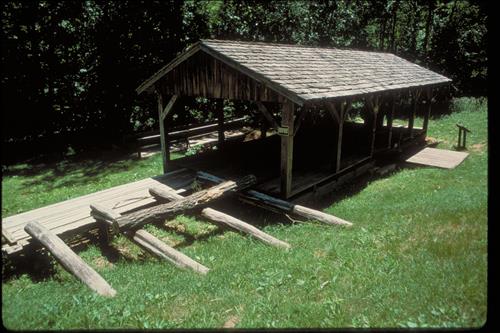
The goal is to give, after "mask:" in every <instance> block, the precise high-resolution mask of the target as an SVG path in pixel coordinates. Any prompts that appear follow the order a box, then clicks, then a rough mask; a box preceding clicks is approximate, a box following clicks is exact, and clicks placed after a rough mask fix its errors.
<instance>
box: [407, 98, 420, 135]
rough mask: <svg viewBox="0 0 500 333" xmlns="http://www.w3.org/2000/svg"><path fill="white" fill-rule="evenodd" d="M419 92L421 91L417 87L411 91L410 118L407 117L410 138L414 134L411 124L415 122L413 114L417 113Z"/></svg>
mask: <svg viewBox="0 0 500 333" xmlns="http://www.w3.org/2000/svg"><path fill="white" fill-rule="evenodd" d="M420 93H421V90H419V89H417V90H414V91H413V92H412V95H413V96H412V97H413V98H412V103H413V107H412V109H411V113H410V118H409V119H408V133H409V134H410V138H413V135H414V132H413V124H414V122H415V115H416V113H417V107H418V99H419V98H420Z"/></svg>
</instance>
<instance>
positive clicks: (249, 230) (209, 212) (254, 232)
mask: <svg viewBox="0 0 500 333" xmlns="http://www.w3.org/2000/svg"><path fill="white" fill-rule="evenodd" d="M149 193H150V194H151V195H152V196H153V197H155V198H156V199H167V200H179V199H182V198H183V196H181V195H179V194H177V193H175V192H174V191H173V190H172V191H166V190H163V189H157V188H150V189H149ZM201 215H202V216H203V217H205V218H207V219H209V220H211V221H214V222H217V223H223V224H225V225H227V226H229V227H231V228H234V229H236V230H239V231H241V232H243V233H245V234H249V235H251V236H253V237H255V238H257V239H258V240H260V241H262V242H264V243H266V244H269V245H272V246H276V247H281V248H285V249H289V248H290V247H291V246H290V244H288V243H286V242H283V241H281V240H279V239H277V238H274V237H273V236H271V235H269V234H266V233H265V232H263V231H261V230H259V229H257V228H256V227H254V226H253V225H251V224H248V223H246V222H243V221H241V220H239V219H237V218H235V217H232V216H231V215H228V214H225V213H222V212H219V211H217V210H215V209H212V208H204V209H203V210H202V211H201Z"/></svg>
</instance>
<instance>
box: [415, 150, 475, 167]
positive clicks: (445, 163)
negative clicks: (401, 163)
mask: <svg viewBox="0 0 500 333" xmlns="http://www.w3.org/2000/svg"><path fill="white" fill-rule="evenodd" d="M467 156H469V153H465V152H460V151H452V150H445V149H436V148H424V149H422V150H421V151H419V152H418V153H416V154H415V155H413V156H411V157H410V158H408V159H407V160H406V162H409V163H415V164H423V165H429V166H435V167H438V168H445V169H453V168H455V167H456V166H457V165H459V164H460V163H462V161H463V160H465V158H466V157H467Z"/></svg>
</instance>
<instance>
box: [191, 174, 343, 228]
mask: <svg viewBox="0 0 500 333" xmlns="http://www.w3.org/2000/svg"><path fill="white" fill-rule="evenodd" d="M196 176H197V177H198V178H199V179H202V180H206V181H210V182H214V183H222V182H223V181H224V179H221V178H219V177H217V176H214V175H211V174H209V173H206V172H198V173H197V174H196ZM238 197H239V199H240V200H242V201H244V202H247V203H250V204H253V205H256V206H259V207H263V208H265V209H270V210H272V211H276V212H284V213H292V214H295V215H298V216H302V217H305V218H308V219H314V220H317V221H320V222H323V223H326V224H338V225H344V226H347V227H350V226H352V223H351V222H348V221H346V220H343V219H341V218H339V217H336V216H333V215H331V214H326V213H323V212H320V211H318V210H315V209H311V208H307V207H304V206H300V205H294V204H292V203H290V202H288V201H285V200H281V199H277V198H274V197H272V196H270V195H267V194H264V193H260V192H257V191H255V190H246V191H243V192H240V193H238Z"/></svg>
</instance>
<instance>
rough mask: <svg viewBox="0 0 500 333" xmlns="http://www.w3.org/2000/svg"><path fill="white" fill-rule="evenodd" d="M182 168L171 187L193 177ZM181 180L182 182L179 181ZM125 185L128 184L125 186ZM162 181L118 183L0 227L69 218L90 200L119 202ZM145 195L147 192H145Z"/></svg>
mask: <svg viewBox="0 0 500 333" xmlns="http://www.w3.org/2000/svg"><path fill="white" fill-rule="evenodd" d="M186 171H187V170H185V169H184V171H182V175H181V176H180V177H179V178H176V179H175V180H172V181H169V182H168V183H169V184H170V185H171V187H178V186H185V185H187V183H190V182H191V181H192V179H193V178H194V176H193V174H192V173H188V172H186ZM169 174H170V175H179V172H172V173H169ZM180 181H182V183H180ZM127 185H130V187H129V186H127ZM161 185H163V183H162V182H159V181H157V180H155V179H153V178H147V179H143V180H141V181H137V182H134V183H130V184H125V185H119V186H117V187H115V188H111V189H107V190H103V191H99V192H95V193H92V194H89V195H85V196H82V197H78V198H74V199H70V200H66V201H63V202H61V203H57V204H53V205H49V206H45V207H41V208H38V209H35V210H32V211H29V212H25V213H22V214H18V215H14V216H11V217H8V218H5V219H3V220H2V227H3V228H7V229H9V230H10V229H11V228H13V227H16V226H17V227H19V226H20V225H23V224H26V223H27V222H29V221H31V220H35V219H36V220H38V221H39V222H45V221H47V220H51V221H56V220H58V219H61V218H68V217H69V218H71V216H72V215H73V214H75V213H77V212H78V211H79V210H81V209H83V210H86V209H87V208H88V205H89V203H91V202H109V201H111V202H113V204H115V203H116V202H120V201H121V200H126V199H128V198H129V197H131V196H136V195H137V196H140V194H137V193H138V192H140V191H143V190H144V191H146V190H147V188H149V187H151V186H161ZM145 195H147V192H145Z"/></svg>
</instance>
